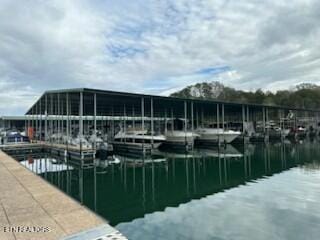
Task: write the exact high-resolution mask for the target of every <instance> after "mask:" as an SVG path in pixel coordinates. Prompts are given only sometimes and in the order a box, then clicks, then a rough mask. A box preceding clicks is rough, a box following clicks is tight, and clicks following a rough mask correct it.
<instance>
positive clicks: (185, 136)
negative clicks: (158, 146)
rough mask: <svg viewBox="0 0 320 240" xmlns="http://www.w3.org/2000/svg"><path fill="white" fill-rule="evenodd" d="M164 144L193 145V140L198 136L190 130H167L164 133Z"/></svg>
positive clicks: (175, 145) (176, 145) (173, 145)
mask: <svg viewBox="0 0 320 240" xmlns="http://www.w3.org/2000/svg"><path fill="white" fill-rule="evenodd" d="M165 136H166V141H165V144H166V145H169V146H172V147H187V148H189V147H191V146H193V145H194V140H195V139H196V138H198V137H199V135H198V134H197V133H194V132H191V131H179V130H174V131H168V132H167V133H166V135H165Z"/></svg>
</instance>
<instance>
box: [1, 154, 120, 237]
mask: <svg viewBox="0 0 320 240" xmlns="http://www.w3.org/2000/svg"><path fill="white" fill-rule="evenodd" d="M18 228H20V229H18ZM95 229H98V230H99V231H100V232H99V231H98V232H99V233H98V234H100V236H98V235H95V234H94V233H95V232H97V231H95ZM35 231H39V232H35ZM83 231H84V232H83ZM101 231H103V232H101ZM79 232H80V234H79ZM88 232H89V233H90V234H89V235H90V238H88V236H89V235H88ZM101 234H104V235H103V236H107V235H109V237H104V238H102V239H112V238H114V237H115V235H116V236H117V237H116V238H114V239H125V238H124V237H123V236H121V234H120V233H119V232H117V230H115V229H114V228H112V227H110V226H109V225H108V224H107V223H106V222H105V221H104V220H103V219H102V218H100V217H98V216H97V215H96V214H95V213H93V212H91V211H90V210H89V209H87V208H85V207H83V206H82V205H80V204H79V203H78V202H76V201H75V200H73V199H71V198H70V197H68V196H67V195H66V194H64V193H63V192H61V191H60V190H59V189H57V188H56V187H54V186H52V185H51V184H49V183H48V182H46V181H45V180H44V179H42V178H41V177H40V176H37V175H35V174H34V173H32V172H30V171H29V170H28V169H26V168H25V167H23V166H22V165H20V164H19V163H18V162H17V161H16V160H14V159H13V158H11V157H10V156H8V155H6V154H5V153H3V152H2V151H0V239H1V240H11V239H16V240H20V239H21V240H29V239H30V240H37V239H39V240H44V239H46V240H50V239H62V238H65V239H67V238H68V236H70V235H71V236H70V237H71V238H72V239H97V238H98V237H101Z"/></svg>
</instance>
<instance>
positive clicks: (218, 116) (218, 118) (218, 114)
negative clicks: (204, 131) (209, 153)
mask: <svg viewBox="0 0 320 240" xmlns="http://www.w3.org/2000/svg"><path fill="white" fill-rule="evenodd" d="M216 120H217V129H218V131H219V129H220V106H219V103H217V116H216ZM218 145H220V134H218Z"/></svg>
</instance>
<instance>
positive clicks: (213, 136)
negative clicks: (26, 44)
mask: <svg viewBox="0 0 320 240" xmlns="http://www.w3.org/2000/svg"><path fill="white" fill-rule="evenodd" d="M196 133H197V134H198V135H199V137H198V138H197V142H200V143H231V142H232V141H233V140H235V139H236V138H237V137H238V136H239V135H240V134H241V132H240V131H234V130H224V129H222V128H198V129H196Z"/></svg>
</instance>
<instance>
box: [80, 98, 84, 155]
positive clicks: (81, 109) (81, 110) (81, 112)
mask: <svg viewBox="0 0 320 240" xmlns="http://www.w3.org/2000/svg"><path fill="white" fill-rule="evenodd" d="M79 138H80V152H81V157H82V138H83V92H80V101H79Z"/></svg>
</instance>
